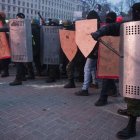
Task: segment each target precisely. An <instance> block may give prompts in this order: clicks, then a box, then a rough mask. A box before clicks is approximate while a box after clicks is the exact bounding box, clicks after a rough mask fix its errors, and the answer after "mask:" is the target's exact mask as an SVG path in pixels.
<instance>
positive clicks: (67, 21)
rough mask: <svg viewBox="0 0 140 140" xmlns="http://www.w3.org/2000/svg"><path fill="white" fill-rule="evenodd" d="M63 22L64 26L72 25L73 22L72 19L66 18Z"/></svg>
mask: <svg viewBox="0 0 140 140" xmlns="http://www.w3.org/2000/svg"><path fill="white" fill-rule="evenodd" d="M62 23H63V26H65V27H67V26H71V25H72V22H71V21H70V20H64V21H63V22H62Z"/></svg>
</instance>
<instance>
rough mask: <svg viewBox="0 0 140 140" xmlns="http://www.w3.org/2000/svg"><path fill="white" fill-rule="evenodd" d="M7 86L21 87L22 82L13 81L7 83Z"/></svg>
mask: <svg viewBox="0 0 140 140" xmlns="http://www.w3.org/2000/svg"><path fill="white" fill-rule="evenodd" d="M9 85H10V86H17V85H22V81H21V80H17V79H15V80H14V81H13V82H11V83H9Z"/></svg>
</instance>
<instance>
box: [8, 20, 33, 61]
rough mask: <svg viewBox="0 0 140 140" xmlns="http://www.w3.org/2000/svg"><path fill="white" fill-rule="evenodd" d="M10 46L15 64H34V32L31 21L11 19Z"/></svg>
mask: <svg viewBox="0 0 140 140" xmlns="http://www.w3.org/2000/svg"><path fill="white" fill-rule="evenodd" d="M9 27H10V45H11V57H12V61H13V62H32V61H33V51H32V32H31V21H30V20H29V19H10V21H9Z"/></svg>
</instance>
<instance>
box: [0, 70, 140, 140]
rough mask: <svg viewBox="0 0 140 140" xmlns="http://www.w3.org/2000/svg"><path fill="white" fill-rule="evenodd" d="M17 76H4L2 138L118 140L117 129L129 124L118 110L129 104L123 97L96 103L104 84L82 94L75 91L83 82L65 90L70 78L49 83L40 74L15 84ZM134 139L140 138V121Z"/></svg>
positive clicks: (0, 111)
mask: <svg viewBox="0 0 140 140" xmlns="http://www.w3.org/2000/svg"><path fill="white" fill-rule="evenodd" d="M14 75H15V73H14V72H10V77H7V78H0V140H117V138H116V137H115V134H116V132H118V131H119V130H121V129H122V128H124V127H125V126H126V124H127V121H128V119H127V117H123V116H120V115H118V114H117V113H116V112H117V109H118V108H120V107H125V104H124V102H123V98H122V97H109V104H108V105H106V106H104V107H95V106H94V103H95V101H96V100H97V99H98V97H99V93H100V89H101V87H100V89H98V90H95V89H92V88H90V93H91V95H90V96H88V97H79V96H75V95H74V92H75V91H78V90H80V87H81V85H82V83H76V86H77V87H76V88H75V89H64V88H63V85H64V84H65V82H66V79H61V80H58V81H57V82H56V83H53V84H47V83H45V78H40V77H37V78H36V80H28V81H25V82H23V85H20V86H13V87H12V86H9V82H11V81H13V80H14V78H15V76H14ZM132 140H140V122H138V123H137V136H136V137H135V138H133V139H132Z"/></svg>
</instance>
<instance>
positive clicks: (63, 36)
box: [59, 29, 78, 61]
mask: <svg viewBox="0 0 140 140" xmlns="http://www.w3.org/2000/svg"><path fill="white" fill-rule="evenodd" d="M59 35H60V42H61V48H62V50H63V52H64V54H65V55H66V57H67V58H68V59H69V61H72V60H73V58H74V57H75V55H76V53H77V50H78V49H77V45H76V43H75V31H69V30H61V29H60V30H59Z"/></svg>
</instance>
